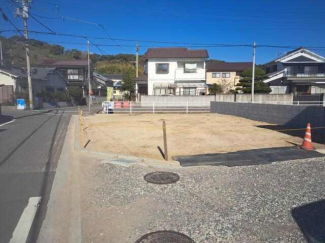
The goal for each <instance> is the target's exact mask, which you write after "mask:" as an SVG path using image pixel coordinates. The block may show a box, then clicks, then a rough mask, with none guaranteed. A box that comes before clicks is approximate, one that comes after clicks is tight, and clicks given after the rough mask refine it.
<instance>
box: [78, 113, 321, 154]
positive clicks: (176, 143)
mask: <svg viewBox="0 0 325 243" xmlns="http://www.w3.org/2000/svg"><path fill="white" fill-rule="evenodd" d="M163 120H165V121H166V125H167V138H168V153H169V158H170V159H171V158H172V157H173V156H183V155H199V154H209V153H227V152H235V151H238V150H251V149H259V148H272V147H282V146H292V143H294V144H301V142H302V139H301V138H299V137H293V136H289V135H286V134H284V133H281V132H277V131H272V130H269V129H265V128H259V127H258V126H259V125H269V124H267V123H262V122H257V121H252V120H248V119H244V118H239V117H234V116H227V115H220V114H139V115H115V114H114V115H96V116H89V117H85V118H84V122H85V127H87V129H86V130H85V132H87V135H88V137H89V139H90V143H89V144H88V146H87V148H88V149H91V150H94V151H100V152H107V153H114V154H123V155H132V156H139V157H147V158H152V159H163V158H162V156H161V154H160V152H159V150H158V148H157V147H158V146H159V147H161V148H162V149H163V132H162V121H163ZM316 146H317V145H316Z"/></svg>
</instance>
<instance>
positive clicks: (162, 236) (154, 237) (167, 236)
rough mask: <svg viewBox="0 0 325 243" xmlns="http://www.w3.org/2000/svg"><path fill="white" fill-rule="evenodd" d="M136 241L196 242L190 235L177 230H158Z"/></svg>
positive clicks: (153, 242)
mask: <svg viewBox="0 0 325 243" xmlns="http://www.w3.org/2000/svg"><path fill="white" fill-rule="evenodd" d="M135 243H195V242H194V240H192V239H191V238H190V237H188V236H186V235H184V234H181V233H178V232H175V231H168V230H166V231H156V232H152V233H149V234H146V235H144V236H142V237H141V238H140V239H139V240H137V241H136V242H135Z"/></svg>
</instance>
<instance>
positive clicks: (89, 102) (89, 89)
mask: <svg viewBox="0 0 325 243" xmlns="http://www.w3.org/2000/svg"><path fill="white" fill-rule="evenodd" d="M87 46H88V108H89V113H90V105H91V97H90V96H91V84H90V53H89V52H90V44H89V41H87Z"/></svg>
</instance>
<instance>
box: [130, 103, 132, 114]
mask: <svg viewBox="0 0 325 243" xmlns="http://www.w3.org/2000/svg"><path fill="white" fill-rule="evenodd" d="M130 114H132V101H130Z"/></svg>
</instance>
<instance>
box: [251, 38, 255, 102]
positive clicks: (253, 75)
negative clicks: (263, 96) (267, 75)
mask: <svg viewBox="0 0 325 243" xmlns="http://www.w3.org/2000/svg"><path fill="white" fill-rule="evenodd" d="M255 58H256V43H255V41H254V45H253V70H252V88H251V89H252V103H254V102H255V97H254V92H255Z"/></svg>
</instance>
